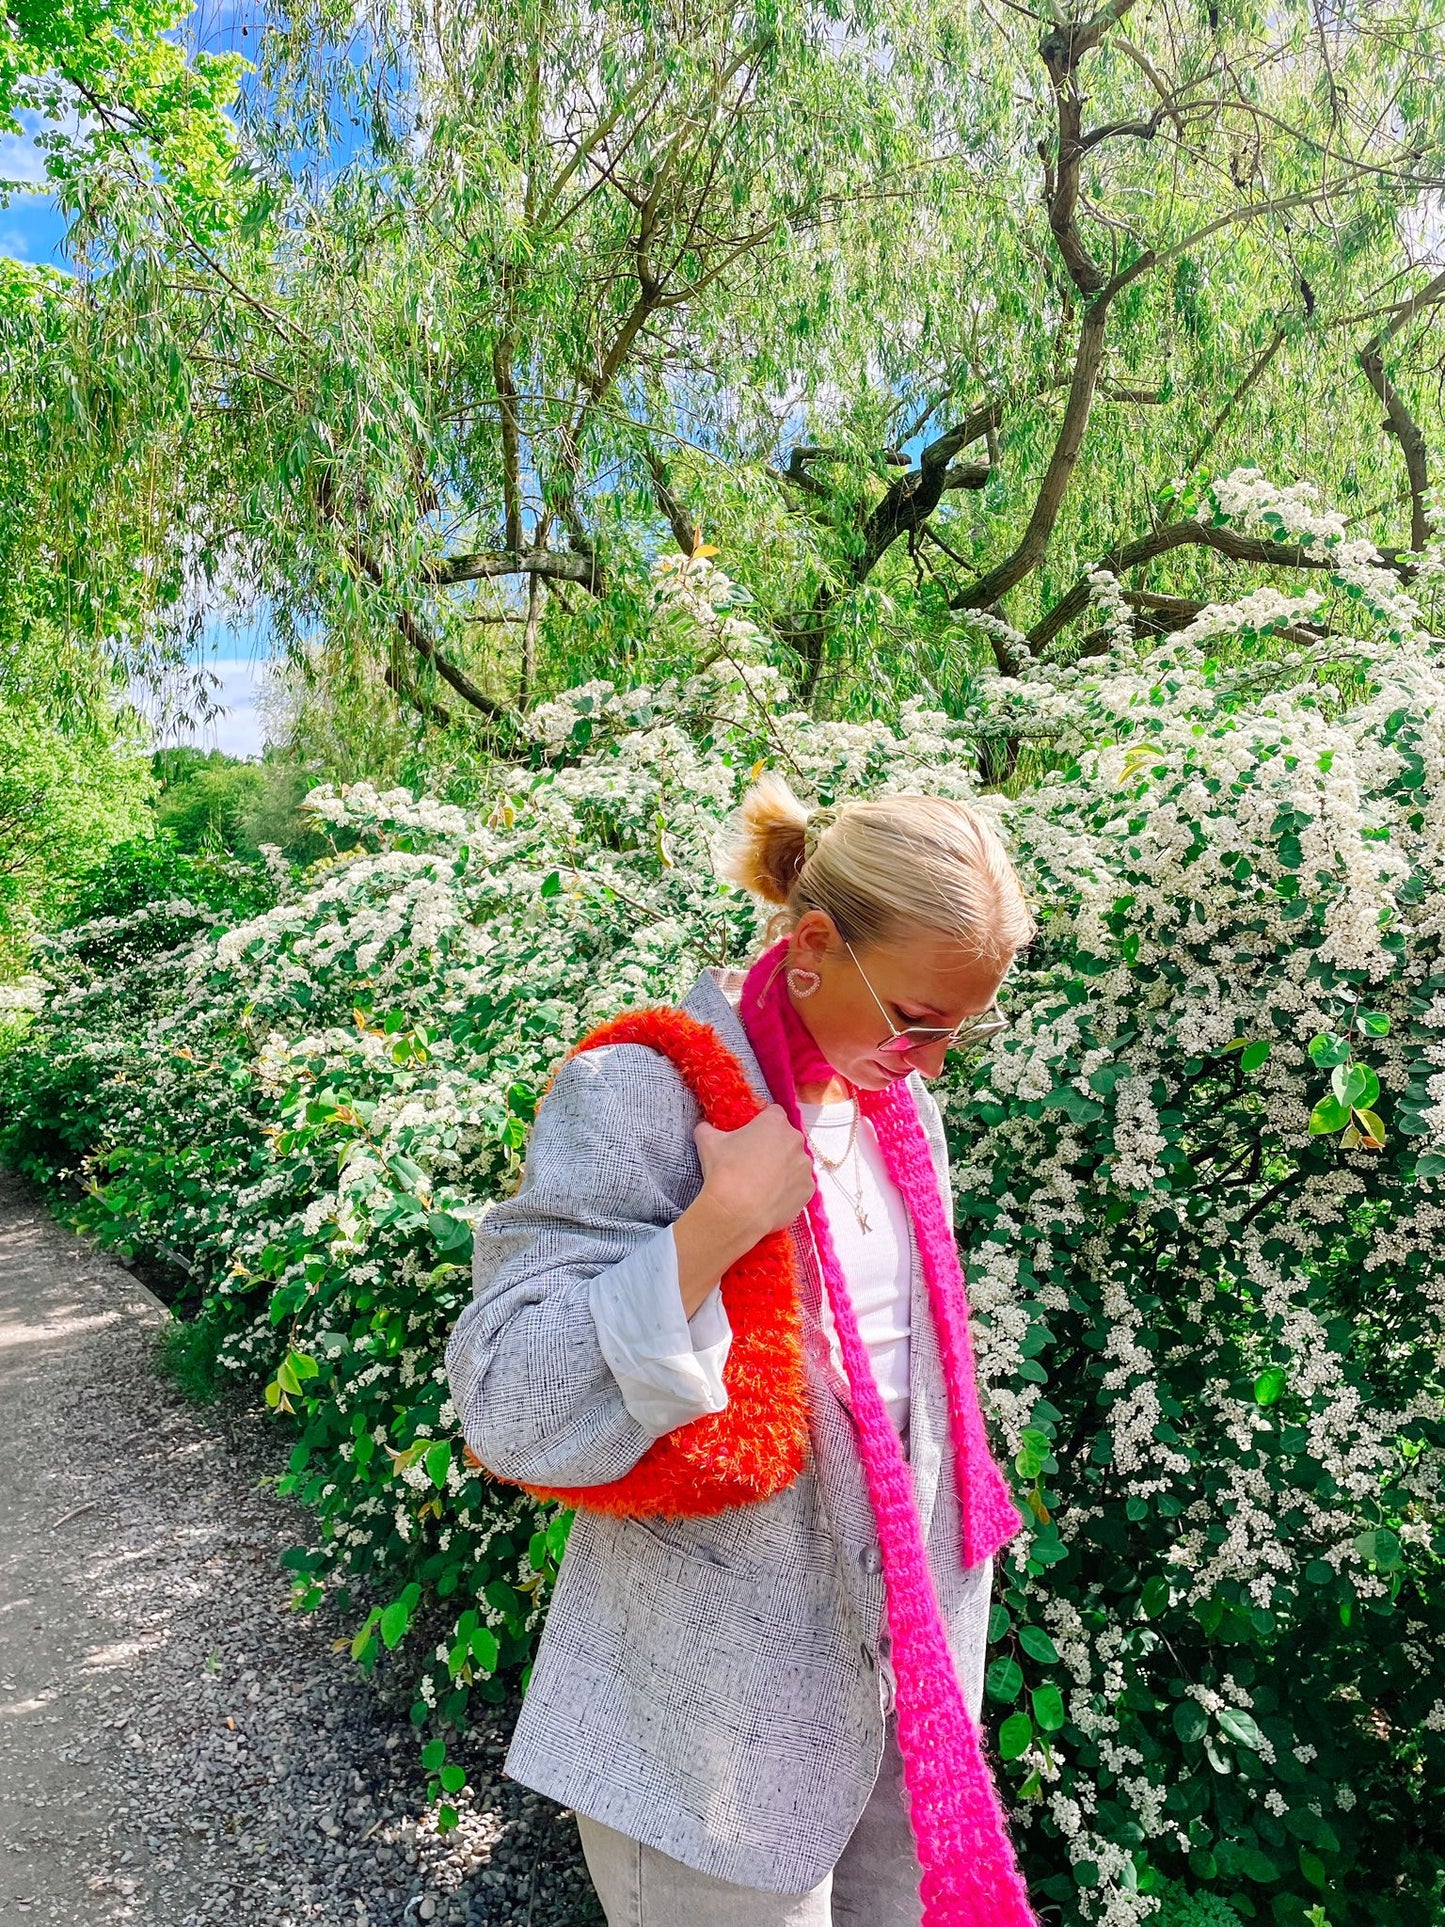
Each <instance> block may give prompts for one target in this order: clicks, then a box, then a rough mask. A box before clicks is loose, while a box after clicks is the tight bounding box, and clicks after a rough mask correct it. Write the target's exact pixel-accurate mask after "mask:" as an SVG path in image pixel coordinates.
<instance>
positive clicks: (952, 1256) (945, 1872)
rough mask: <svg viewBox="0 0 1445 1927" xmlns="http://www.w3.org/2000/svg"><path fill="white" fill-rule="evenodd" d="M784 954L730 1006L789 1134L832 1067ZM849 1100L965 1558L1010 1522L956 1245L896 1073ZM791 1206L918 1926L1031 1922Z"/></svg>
mask: <svg viewBox="0 0 1445 1927" xmlns="http://www.w3.org/2000/svg"><path fill="white" fill-rule="evenodd" d="M787 951H788V939H787V938H783V939H781V940H780V941H779V942H778V943H776V944H774V945H773V946H772V947H771V948H770V949H768V950H765V951H764V952H763V954H762V956H761V957H759V958H758V960H757V962H756V963H755V964H754V965H753V966H752V968H751V970H749V972H748V974H747V977H746V979H745V980H744V983H743V989H742V998H741V1001H740V1004H739V1016H740V1018H741V1020H742V1024H743V1028H744V1029H745V1030H746V1032H747V1035H748V1040H749V1042H750V1043H751V1044H752V1047H753V1050H754V1052H755V1054H756V1056H757V1059H758V1063H759V1065H760V1067H761V1069H762V1072H763V1076H764V1077H765V1078H766V1080H767V1085H768V1089H769V1090H770V1091H771V1093H772V1095H773V1098H774V1099H775V1101H776V1102H777V1103H779V1104H781V1105H782V1107H783V1109H784V1111H785V1112H786V1113H787V1116H788V1118H789V1121H790V1122H791V1123H792V1124H793V1126H794V1128H795V1129H797V1130H801V1129H802V1124H801V1121H800V1117H799V1112H798V1096H797V1081H798V1080H799V1079H801V1080H802V1081H803V1082H804V1083H810V1082H823V1081H826V1080H827V1079H829V1078H831V1077H832V1076H833V1075H834V1072H833V1069H832V1066H831V1065H830V1064H829V1063H828V1062H827V1060H826V1058H824V1057H823V1056H822V1053H821V1052H820V1051H819V1049H818V1047H817V1044H816V1043H815V1042H814V1040H813V1038H812V1036H811V1035H810V1033H809V1031H808V1029H807V1027H806V1025H805V1024H804V1023H803V1022H802V1019H801V1018H800V1017H799V1015H798V1013H797V1011H796V1010H795V1009H794V1008H793V1004H792V1000H791V999H790V998H789V996H788V995H787V991H786V989H785V988H784V986H783V983H782V981H781V975H782V967H783V963H784V961H785V959H786V956H787ZM858 1102H859V1105H860V1106H861V1108H862V1111H863V1114H864V1116H865V1117H867V1118H869V1119H870V1120H871V1121H872V1124H873V1128H874V1130H875V1131H876V1133H877V1136H878V1142H879V1145H880V1147H881V1149H882V1152H883V1161H884V1164H885V1166H886V1168H887V1170H888V1174H889V1176H890V1177H891V1178H892V1179H893V1182H894V1183H895V1184H896V1185H897V1186H898V1188H899V1190H900V1191H901V1192H902V1194H903V1197H904V1199H905V1201H906V1202H907V1205H908V1209H909V1212H910V1215H911V1217H912V1220H913V1225H914V1229H915V1231H916V1233H917V1236H918V1243H919V1249H920V1252H921V1255H922V1258H923V1273H924V1278H925V1280H926V1282H927V1285H928V1294H929V1303H930V1305H931V1307H932V1311H933V1319H934V1324H935V1327H936V1329H937V1332H938V1341H939V1351H940V1354H941V1357H942V1360H943V1368H944V1376H945V1380H946V1382H947V1386H948V1404H949V1418H950V1429H951V1435H952V1442H953V1451H954V1465H955V1470H956V1474H957V1477H956V1484H957V1488H958V1494H959V1504H960V1508H961V1512H962V1527H963V1531H962V1537H963V1563H964V1565H965V1566H966V1567H968V1566H973V1565H976V1564H977V1563H978V1562H979V1561H980V1560H982V1559H985V1558H987V1557H988V1556H989V1554H990V1553H992V1552H995V1551H997V1549H998V1547H999V1546H1001V1545H1002V1544H1003V1543H1004V1541H1005V1540H1006V1539H1008V1538H1009V1537H1010V1536H1011V1535H1012V1533H1014V1532H1015V1531H1017V1529H1018V1526H1019V1515H1018V1512H1017V1510H1016V1509H1015V1507H1014V1504H1013V1501H1012V1499H1011V1498H1010V1497H1009V1493H1008V1487H1007V1485H1006V1483H1005V1481H1004V1479H1003V1477H1002V1474H1001V1473H1000V1472H999V1470H998V1468H997V1466H996V1465H995V1464H994V1462H993V1459H992V1457H991V1455H990V1454H989V1451H988V1444H987V1440H986V1437H985V1434H984V1430H983V1421H982V1418H981V1416H980V1414H979V1409H978V1394H977V1389H976V1386H975V1381H974V1371H973V1358H972V1349H971V1346H970V1343H969V1336H968V1298H967V1293H966V1291H965V1288H964V1282H963V1274H962V1272H961V1271H960V1269H959V1264H958V1252H957V1248H956V1247H955V1244H954V1240H953V1233H952V1231H951V1229H950V1227H949V1225H948V1223H947V1220H946V1218H945V1215H944V1209H943V1200H942V1195H941V1193H940V1190H939V1186H938V1180H937V1175H936V1172H935V1169H934V1165H933V1160H932V1157H931V1155H930V1153H929V1149H928V1140H927V1138H926V1137H925V1136H924V1132H923V1126H922V1124H921V1123H920V1121H919V1117H918V1107H917V1105H916V1104H915V1103H914V1100H913V1093H912V1092H911V1091H910V1090H909V1089H908V1084H907V1080H906V1079H905V1078H899V1079H898V1081H897V1082H896V1083H894V1084H893V1085H891V1086H890V1087H889V1088H888V1089H887V1090H885V1091H859V1092H858ZM807 1211H808V1220H809V1223H810V1224H811V1226H812V1229H813V1236H814V1239H815V1240H816V1242H817V1247H818V1253H819V1256H820V1258H821V1260H822V1265H823V1277H824V1281H825V1283H826V1285H827V1289H828V1300H829V1303H830V1305H831V1306H832V1311H833V1320H834V1323H835V1325H836V1326H837V1331H838V1342H839V1346H840V1349H841V1350H842V1354H843V1363H844V1366H845V1368H846V1370H847V1374H848V1384H849V1387H850V1389H851V1392H852V1397H853V1416H854V1420H855V1422H856V1425H857V1428H858V1441H859V1451H860V1454H861V1456H862V1460H863V1467H864V1472H865V1474H866V1478H867V1484H868V1496H869V1498H870V1499H871V1501H872V1505H873V1515H874V1518H875V1520H876V1522H877V1527H878V1543H879V1547H880V1549H881V1551H882V1555H883V1579H884V1587H885V1594H886V1599H887V1611H888V1631H889V1635H890V1638H891V1640H892V1644H893V1666H894V1672H895V1675H896V1677H897V1683H898V1684H897V1695H896V1697H897V1710H898V1745H899V1750H900V1752H901V1753H902V1755H903V1779H904V1784H905V1786H906V1787H907V1789H908V1803H909V1813H910V1818H911V1821H912V1826H913V1836H914V1839H915V1841H916V1843H917V1847H918V1861H919V1866H920V1868H921V1871H922V1878H921V1881H920V1885H919V1892H920V1894H921V1896H922V1901H923V1927H1037V1923H1036V1921H1035V1918H1034V1915H1033V1913H1032V1911H1031V1909H1030V1907H1029V1902H1028V1892H1027V1889H1026V1887H1025V1885H1024V1880H1023V1876H1022V1875H1021V1873H1020V1872H1019V1868H1018V1863H1017V1861H1016V1860H1015V1858H1014V1852H1013V1847H1012V1845H1011V1843H1010V1840H1009V1836H1008V1830H1007V1827H1006V1825H1005V1821H1004V1816H1003V1810H1002V1808H1001V1806H1000V1804H999V1799H998V1794H997V1792H996V1791H995V1788H994V1785H993V1780H992V1777H991V1775H990V1773H989V1770H988V1766H987V1763H986V1762H985V1760H984V1756H983V1747H982V1742H981V1739H980V1736H979V1731H978V1728H977V1726H976V1725H975V1724H974V1722H973V1720H972V1718H971V1717H970V1715H969V1711H968V1708H967V1706H966V1704H965V1703H964V1698H963V1694H962V1691H961V1690H960V1688H959V1684H958V1677H957V1674H956V1673H955V1671H954V1666H953V1657H952V1655H951V1653H950V1652H949V1649H948V1641H947V1639H946V1637H945V1635H944V1630H943V1621H942V1618H941V1616H940V1613H939V1609H938V1597H937V1594H936V1593H935V1591H934V1586H933V1575H932V1573H931V1572H930V1570H929V1565H928V1554H927V1551H926V1549H925V1547H924V1543H923V1528H922V1526H921V1525H920V1523H919V1518H918V1510H917V1507H916V1506H915V1505H914V1502H913V1481H912V1475H911V1473H910V1471H909V1467H908V1462H907V1460H906V1459H905V1458H904V1456H903V1448H902V1445H901V1444H900V1442H899V1438H898V1434H897V1432H896V1431H895V1430H894V1427H893V1422H892V1420H891V1419H890V1418H889V1416H888V1411H887V1408H886V1407H885V1405H884V1403H883V1399H882V1395H881V1394H880V1393H879V1390H878V1386H877V1383H876V1382H875V1380H874V1377H873V1370H872V1366H871V1365H870V1363H869V1359H868V1351H867V1347H866V1346H865V1345H864V1343H863V1339H862V1336H861V1334H860V1333H859V1330H858V1320H857V1317H856V1315H855V1313H854V1310H853V1306H852V1302H851V1300H850V1299H849V1296H848V1287H847V1284H846V1282H845V1280H844V1278H843V1273H842V1270H841V1268H840V1266H839V1263H838V1254H837V1251H836V1249H835V1248H834V1244H833V1238H832V1233H831V1232H830V1231H829V1228H828V1219H827V1214H826V1212H825V1211H824V1208H823V1197H822V1191H821V1188H820V1187H815V1188H814V1191H813V1195H812V1197H811V1198H810V1199H809V1201H808V1207H807Z"/></svg>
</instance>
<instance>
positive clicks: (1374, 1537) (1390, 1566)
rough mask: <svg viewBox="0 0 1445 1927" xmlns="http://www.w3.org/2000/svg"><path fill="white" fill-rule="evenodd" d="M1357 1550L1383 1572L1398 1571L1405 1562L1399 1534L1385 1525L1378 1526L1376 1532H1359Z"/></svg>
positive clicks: (1356, 1538)
mask: <svg viewBox="0 0 1445 1927" xmlns="http://www.w3.org/2000/svg"><path fill="white" fill-rule="evenodd" d="M1355 1550H1356V1552H1358V1553H1359V1555H1360V1557H1361V1558H1362V1559H1364V1560H1367V1561H1368V1562H1369V1564H1370V1565H1372V1566H1375V1567H1377V1568H1378V1569H1379V1571H1381V1572H1398V1571H1399V1570H1400V1568H1401V1566H1403V1565H1404V1563H1405V1555H1404V1551H1403V1549H1402V1547H1401V1545H1400V1540H1399V1537H1398V1535H1397V1534H1396V1533H1393V1532H1391V1531H1389V1530H1388V1529H1387V1528H1385V1527H1383V1526H1381V1527H1377V1528H1376V1530H1375V1531H1374V1532H1361V1533H1358V1534H1357V1535H1356V1537H1355Z"/></svg>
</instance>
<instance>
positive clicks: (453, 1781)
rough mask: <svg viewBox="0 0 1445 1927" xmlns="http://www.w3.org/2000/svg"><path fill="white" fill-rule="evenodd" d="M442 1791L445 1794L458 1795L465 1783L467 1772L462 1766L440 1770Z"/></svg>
mask: <svg viewBox="0 0 1445 1927" xmlns="http://www.w3.org/2000/svg"><path fill="white" fill-rule="evenodd" d="M441 1783H442V1790H443V1791H444V1792H446V1793H460V1792H461V1790H462V1788H463V1787H464V1786H465V1785H466V1783H467V1770H466V1768H465V1767H464V1766H444V1767H443V1768H442V1770H441Z"/></svg>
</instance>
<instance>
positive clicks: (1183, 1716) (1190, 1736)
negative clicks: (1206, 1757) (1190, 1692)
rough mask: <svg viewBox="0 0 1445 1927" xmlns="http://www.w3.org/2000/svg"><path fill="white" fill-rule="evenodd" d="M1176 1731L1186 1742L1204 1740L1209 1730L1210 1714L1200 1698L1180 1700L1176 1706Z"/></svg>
mask: <svg viewBox="0 0 1445 1927" xmlns="http://www.w3.org/2000/svg"><path fill="white" fill-rule="evenodd" d="M1173 1717H1174V1731H1175V1732H1176V1733H1177V1734H1178V1735H1179V1737H1180V1739H1181V1740H1184V1741H1185V1742H1186V1743H1187V1742H1190V1741H1194V1740H1202V1739H1203V1738H1204V1735H1205V1734H1206V1733H1207V1732H1208V1730H1209V1715H1208V1714H1207V1713H1206V1712H1205V1710H1204V1708H1203V1707H1202V1706H1201V1705H1200V1704H1199V1702H1198V1700H1178V1701H1176V1702H1175V1707H1174V1716H1173Z"/></svg>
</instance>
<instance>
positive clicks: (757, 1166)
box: [692, 1104, 816, 1249]
mask: <svg viewBox="0 0 1445 1927" xmlns="http://www.w3.org/2000/svg"><path fill="white" fill-rule="evenodd" d="M692 1135H693V1142H694V1143H695V1144H696V1145H697V1154H698V1157H699V1158H700V1159H701V1160H702V1183H703V1191H704V1193H706V1194H707V1195H708V1196H709V1198H710V1200H711V1202H712V1204H713V1205H714V1207H715V1208H716V1210H717V1211H718V1212H719V1213H721V1214H724V1215H725V1216H726V1217H727V1218H728V1219H731V1220H732V1221H733V1222H734V1223H735V1224H737V1225H738V1226H740V1227H745V1228H746V1229H747V1230H749V1231H750V1232H751V1234H752V1235H751V1239H750V1242H749V1246H748V1247H747V1248H748V1249H751V1246H752V1245H753V1244H756V1243H757V1241H758V1239H759V1238H763V1237H766V1236H767V1234H768V1232H770V1231H780V1230H782V1228H783V1226H784V1225H788V1224H791V1223H792V1222H793V1219H794V1218H796V1217H797V1215H798V1213H799V1212H800V1211H801V1210H802V1209H803V1208H804V1206H805V1205H806V1204H807V1202H808V1200H809V1198H811V1197H812V1195H813V1190H814V1185H815V1183H816V1180H815V1178H814V1175H813V1162H812V1159H811V1158H810V1157H809V1155H808V1145H807V1140H806V1139H805V1138H804V1136H803V1134H802V1132H801V1131H798V1130H795V1129H794V1128H793V1126H792V1125H791V1124H790V1123H789V1122H788V1116H787V1112H786V1111H784V1109H783V1107H782V1105H781V1104H769V1105H768V1106H767V1107H766V1108H765V1109H764V1110H761V1111H760V1112H759V1113H758V1115H757V1116H756V1117H755V1118H754V1119H753V1120H752V1122H751V1123H750V1124H744V1125H743V1126H742V1127H741V1129H739V1130H736V1131H719V1130H716V1129H714V1127H713V1126H712V1125H711V1124H708V1123H706V1122H704V1123H701V1124H699V1125H698V1126H697V1127H696V1129H695V1130H694V1131H693V1134H692Z"/></svg>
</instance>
